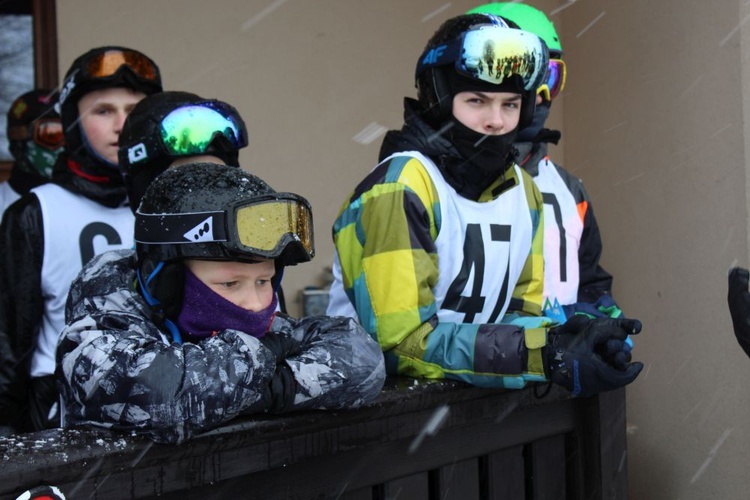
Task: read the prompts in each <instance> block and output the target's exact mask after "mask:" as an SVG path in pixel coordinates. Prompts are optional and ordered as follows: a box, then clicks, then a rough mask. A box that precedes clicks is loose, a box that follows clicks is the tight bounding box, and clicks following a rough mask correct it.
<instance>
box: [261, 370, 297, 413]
mask: <svg viewBox="0 0 750 500" xmlns="http://www.w3.org/2000/svg"><path fill="white" fill-rule="evenodd" d="M296 389H297V381H296V380H294V374H293V373H292V370H291V368H289V366H288V365H287V364H286V363H281V364H280V365H279V366H277V367H276V372H275V373H274V374H273V377H272V378H271V381H270V382H269V383H268V387H266V389H265V391H264V393H263V406H264V407H265V409H266V410H267V411H268V412H270V413H284V412H287V411H289V410H291V409H292V406H293V405H294V395H295V393H296Z"/></svg>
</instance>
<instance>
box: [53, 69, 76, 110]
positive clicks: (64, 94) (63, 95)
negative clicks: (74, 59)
mask: <svg viewBox="0 0 750 500" xmlns="http://www.w3.org/2000/svg"><path fill="white" fill-rule="evenodd" d="M77 73H78V70H75V71H73V73H72V74H71V75H70V77H68V81H67V82H65V84H64V85H63V88H62V90H61V91H60V97H58V98H57V104H59V105H62V104H63V103H64V102H65V99H67V98H68V95H70V92H71V91H72V90H73V89H74V88H75V86H76V74H77ZM59 112H60V111H59V110H58V113H59Z"/></svg>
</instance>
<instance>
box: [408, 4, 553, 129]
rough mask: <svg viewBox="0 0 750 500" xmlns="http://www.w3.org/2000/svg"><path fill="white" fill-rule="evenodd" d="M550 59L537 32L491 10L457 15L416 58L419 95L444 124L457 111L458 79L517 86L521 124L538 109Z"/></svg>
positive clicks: (485, 86) (486, 86) (492, 86)
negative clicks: (539, 91)
mask: <svg viewBox="0 0 750 500" xmlns="http://www.w3.org/2000/svg"><path fill="white" fill-rule="evenodd" d="M548 60H549V51H548V49H547V47H546V46H545V44H544V41H542V40H541V39H540V38H539V37H538V36H536V35H535V34H533V33H529V32H527V31H522V30H518V29H513V28H511V27H509V25H508V23H506V22H505V21H504V20H502V19H501V18H499V17H496V16H493V15H490V14H464V15H460V16H456V17H453V18H451V19H448V20H447V21H445V22H444V23H443V24H442V25H441V26H440V28H438V30H437V31H436V32H435V33H434V34H433V36H432V37H431V38H430V40H429V41H428V42H427V45H426V47H425V49H424V52H423V53H422V55H421V56H420V58H419V61H418V62H417V68H416V75H415V76H416V85H417V95H418V98H419V101H420V103H421V104H422V107H423V108H424V110H425V113H426V115H425V117H426V118H427V119H428V121H430V122H431V123H432V124H433V125H435V124H437V125H442V124H443V123H445V122H447V121H448V120H449V119H450V118H451V116H452V107H453V96H454V95H455V94H456V93H458V92H457V89H456V88H453V87H454V86H453V85H452V82H454V81H460V82H472V83H471V84H472V85H474V86H476V88H478V89H482V90H485V91H488V92H518V93H520V94H521V96H522V103H521V116H520V119H519V125H518V127H519V129H522V128H524V127H525V126H526V125H527V124H528V123H530V122H531V119H532V117H533V115H534V106H535V94H536V89H537V87H539V85H541V83H542V82H543V81H544V76H545V73H546V71H547V63H548Z"/></svg>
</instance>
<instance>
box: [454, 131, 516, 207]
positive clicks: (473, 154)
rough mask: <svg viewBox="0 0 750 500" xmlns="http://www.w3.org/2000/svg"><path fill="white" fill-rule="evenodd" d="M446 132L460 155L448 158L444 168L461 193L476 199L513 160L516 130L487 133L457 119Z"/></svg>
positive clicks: (455, 187)
mask: <svg viewBox="0 0 750 500" xmlns="http://www.w3.org/2000/svg"><path fill="white" fill-rule="evenodd" d="M452 124H453V126H452V127H451V128H450V130H449V131H448V132H447V135H448V137H449V138H450V141H451V143H452V144H453V147H454V148H456V150H457V151H458V152H459V153H460V155H461V158H455V157H447V158H445V161H444V162H443V165H442V168H441V171H442V172H443V175H445V178H446V180H447V181H448V183H449V184H450V185H451V186H452V187H453V189H455V190H456V191H457V192H458V193H459V194H460V195H461V196H464V197H466V198H469V199H472V200H476V199H478V198H479V196H480V195H481V194H482V193H483V192H484V191H485V190H486V189H487V188H488V187H489V186H490V185H491V184H492V183H493V182H495V181H496V180H497V179H498V178H499V177H500V176H501V175H503V174H504V173H505V171H506V170H508V167H510V165H511V163H512V161H513V160H512V158H513V155H512V152H513V143H514V142H515V140H516V134H517V129H516V130H513V131H511V132H508V133H507V134H503V135H484V134H480V133H479V132H475V131H473V130H471V129H470V128H468V127H467V126H465V125H463V124H461V123H460V122H458V121H457V120H453V121H452Z"/></svg>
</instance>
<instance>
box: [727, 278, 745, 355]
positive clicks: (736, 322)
mask: <svg viewBox="0 0 750 500" xmlns="http://www.w3.org/2000/svg"><path fill="white" fill-rule="evenodd" d="M749 278H750V273H748V271H747V269H743V268H741V267H735V268H732V269H730V270H729V291H728V293H727V302H729V313H730V314H731V315H732V326H733V327H734V336H735V337H737V342H739V344H740V346H741V347H742V349H743V350H744V351H745V354H747V355H748V356H750V292H748V289H747V285H748V279H749Z"/></svg>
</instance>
